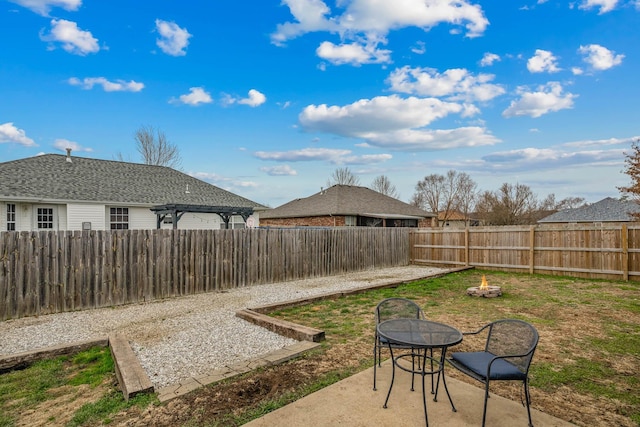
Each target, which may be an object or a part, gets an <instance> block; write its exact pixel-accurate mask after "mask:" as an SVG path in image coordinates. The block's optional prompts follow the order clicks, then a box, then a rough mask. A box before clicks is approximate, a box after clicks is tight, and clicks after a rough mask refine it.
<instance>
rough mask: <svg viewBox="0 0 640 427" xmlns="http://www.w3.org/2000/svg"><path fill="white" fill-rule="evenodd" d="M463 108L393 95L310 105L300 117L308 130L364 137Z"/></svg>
mask: <svg viewBox="0 0 640 427" xmlns="http://www.w3.org/2000/svg"><path fill="white" fill-rule="evenodd" d="M461 111H462V106H461V105H459V104H455V103H449V102H444V101H440V100H439V99H435V98H416V97H409V98H401V97H399V96H397V95H391V96H378V97H375V98H373V99H361V100H359V101H356V102H354V103H352V104H349V105H346V106H344V107H340V106H335V105H334V106H327V105H326V104H322V105H317V106H316V105H309V106H307V107H306V108H305V109H304V110H303V111H302V113H300V116H299V120H300V123H301V124H302V126H303V127H304V128H305V129H306V130H308V131H319V132H328V133H335V134H338V135H343V136H351V137H361V135H362V134H365V133H369V132H386V131H393V130H398V129H403V128H414V127H423V126H427V125H429V124H430V123H431V122H433V121H434V120H437V119H441V118H443V117H446V116H447V115H449V114H452V113H460V112H461Z"/></svg>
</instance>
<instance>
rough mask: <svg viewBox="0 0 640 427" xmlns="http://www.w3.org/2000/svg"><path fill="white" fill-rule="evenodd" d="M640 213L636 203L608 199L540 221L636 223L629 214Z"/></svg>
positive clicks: (564, 211)
mask: <svg viewBox="0 0 640 427" xmlns="http://www.w3.org/2000/svg"><path fill="white" fill-rule="evenodd" d="M630 212H639V213H640V205H638V203H637V202H635V201H630V200H618V199H614V198H612V197H607V198H605V199H602V200H600V201H599V202H596V203H593V204H591V205H587V206H581V207H579V208H575V209H565V210H563V211H559V212H556V213H554V214H552V215H549V216H547V217H545V218H542V219H541V220H539V221H538V222H539V223H548V222H628V221H636V219H635V218H633V217H632V216H631V215H630V214H629V213H630Z"/></svg>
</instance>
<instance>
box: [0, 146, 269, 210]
mask: <svg viewBox="0 0 640 427" xmlns="http://www.w3.org/2000/svg"><path fill="white" fill-rule="evenodd" d="M187 186H188V187H187ZM187 188H188V192H187ZM0 199H5V200H24V201H29V200H34V201H41V202H73V201H75V202H96V203H105V204H110V203H111V204H113V203H127V204H134V205H135V204H140V205H163V204H187V205H201V206H233V207H251V208H259V209H260V208H264V206H262V205H260V204H259V203H256V202H253V201H251V200H249V199H245V198H244V197H241V196H238V195H236V194H233V193H231V192H229V191H226V190H223V189H221V188H218V187H216V186H215V185H211V184H209V183H206V182H204V181H201V180H199V179H196V178H193V177H192V176H189V175H187V174H184V173H182V172H179V171H177V170H174V169H171V168H168V167H164V166H152V165H145V164H139V163H126V162H118V161H111V160H97V159H89V158H84V157H75V156H72V157H71V162H68V161H67V157H66V156H64V155H59V154H45V155H41V156H36V157H29V158H26V159H20V160H14V161H10V162H4V163H0Z"/></svg>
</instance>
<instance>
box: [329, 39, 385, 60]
mask: <svg viewBox="0 0 640 427" xmlns="http://www.w3.org/2000/svg"><path fill="white" fill-rule="evenodd" d="M316 54H317V55H318V56H319V57H320V58H322V59H326V60H327V61H329V62H331V63H332V64H335V65H342V64H352V65H360V64H383V63H389V62H391V51H390V50H386V49H378V48H377V43H367V44H365V45H362V44H359V43H344V44H340V45H335V44H333V43H331V42H322V43H321V44H320V46H319V47H318V49H316Z"/></svg>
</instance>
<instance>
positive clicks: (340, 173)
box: [327, 167, 360, 187]
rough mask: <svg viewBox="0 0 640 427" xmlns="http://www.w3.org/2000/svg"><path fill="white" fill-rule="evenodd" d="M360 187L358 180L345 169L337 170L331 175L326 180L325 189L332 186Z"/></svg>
mask: <svg viewBox="0 0 640 427" xmlns="http://www.w3.org/2000/svg"><path fill="white" fill-rule="evenodd" d="M338 184H339V185H360V179H359V178H358V177H357V176H355V175H354V173H353V172H351V170H350V169H349V168H347V167H344V168H338V169H336V170H335V171H333V173H332V174H331V177H330V178H329V179H328V180H327V187H332V186H334V185H338Z"/></svg>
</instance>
